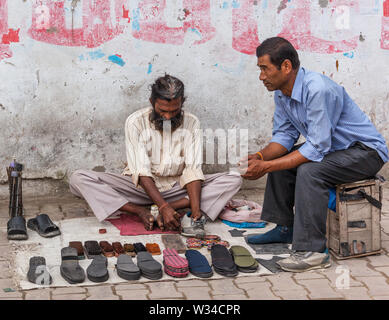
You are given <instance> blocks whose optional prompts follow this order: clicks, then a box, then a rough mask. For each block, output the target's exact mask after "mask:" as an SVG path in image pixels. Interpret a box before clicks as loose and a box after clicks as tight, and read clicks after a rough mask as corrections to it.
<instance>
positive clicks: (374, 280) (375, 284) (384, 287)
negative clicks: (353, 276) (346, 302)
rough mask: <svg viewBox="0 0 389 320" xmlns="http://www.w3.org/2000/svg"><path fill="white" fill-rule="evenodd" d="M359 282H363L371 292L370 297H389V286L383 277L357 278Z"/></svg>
mask: <svg viewBox="0 0 389 320" xmlns="http://www.w3.org/2000/svg"><path fill="white" fill-rule="evenodd" d="M357 280H359V281H361V282H363V283H364V284H365V285H366V287H367V288H368V290H369V292H368V293H369V295H370V296H386V295H389V284H388V282H387V279H386V278H385V277H383V276H381V277H357Z"/></svg>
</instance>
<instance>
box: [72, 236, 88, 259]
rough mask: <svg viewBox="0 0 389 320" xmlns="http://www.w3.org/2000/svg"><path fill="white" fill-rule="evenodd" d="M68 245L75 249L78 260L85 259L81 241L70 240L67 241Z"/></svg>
mask: <svg viewBox="0 0 389 320" xmlns="http://www.w3.org/2000/svg"><path fill="white" fill-rule="evenodd" d="M69 247H71V248H75V249H77V257H78V260H83V259H85V255H84V247H83V246H82V242H81V241H70V242H69Z"/></svg>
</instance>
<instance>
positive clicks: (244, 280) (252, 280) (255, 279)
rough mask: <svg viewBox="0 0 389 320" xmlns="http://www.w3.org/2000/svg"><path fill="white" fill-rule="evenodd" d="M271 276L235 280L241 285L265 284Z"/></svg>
mask: <svg viewBox="0 0 389 320" xmlns="http://www.w3.org/2000/svg"><path fill="white" fill-rule="evenodd" d="M268 277H270V276H258V277H243V278H240V277H239V278H237V279H235V280H234V282H235V283H236V284H240V283H252V282H264V281H266V280H267V279H268Z"/></svg>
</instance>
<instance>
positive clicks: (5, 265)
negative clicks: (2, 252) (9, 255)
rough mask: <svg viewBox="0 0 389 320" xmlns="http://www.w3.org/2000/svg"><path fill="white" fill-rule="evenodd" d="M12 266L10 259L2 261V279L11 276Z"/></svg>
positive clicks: (0, 263)
mask: <svg viewBox="0 0 389 320" xmlns="http://www.w3.org/2000/svg"><path fill="white" fill-rule="evenodd" d="M11 277H12V273H11V267H10V264H9V261H0V279H6V278H11Z"/></svg>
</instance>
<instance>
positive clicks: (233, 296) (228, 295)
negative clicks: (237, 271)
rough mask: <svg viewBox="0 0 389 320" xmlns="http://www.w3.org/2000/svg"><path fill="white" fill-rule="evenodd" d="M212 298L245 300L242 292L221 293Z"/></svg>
mask: <svg viewBox="0 0 389 320" xmlns="http://www.w3.org/2000/svg"><path fill="white" fill-rule="evenodd" d="M213 300H247V297H246V296H245V295H243V294H231V295H230V294H222V295H217V296H214V297H213Z"/></svg>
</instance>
